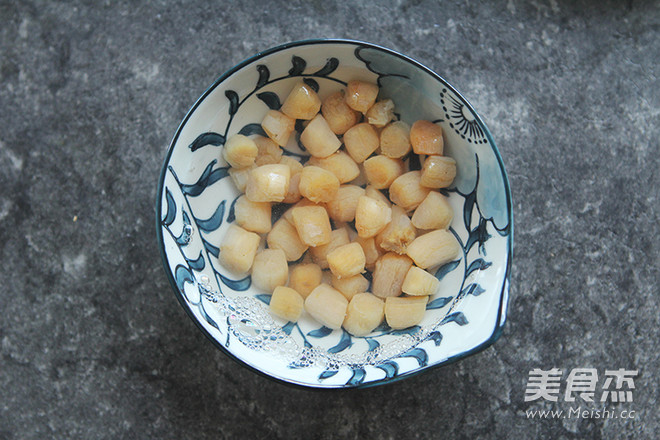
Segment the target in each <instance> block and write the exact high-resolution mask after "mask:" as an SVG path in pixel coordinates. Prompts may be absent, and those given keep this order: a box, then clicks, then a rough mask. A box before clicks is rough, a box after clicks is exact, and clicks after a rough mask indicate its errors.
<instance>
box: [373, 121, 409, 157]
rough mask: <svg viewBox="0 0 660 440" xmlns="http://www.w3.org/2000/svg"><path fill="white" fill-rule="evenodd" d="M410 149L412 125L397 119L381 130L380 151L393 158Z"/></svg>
mask: <svg viewBox="0 0 660 440" xmlns="http://www.w3.org/2000/svg"><path fill="white" fill-rule="evenodd" d="M409 151H410V126H409V125H408V124H406V123H405V122H403V121H396V122H392V123H391V124H389V125H388V126H387V127H385V128H383V131H381V132H380V153H381V154H382V155H384V156H387V157H391V158H394V159H396V158H400V157H403V156H405V155H406V154H408V152H409Z"/></svg>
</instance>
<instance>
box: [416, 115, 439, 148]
mask: <svg viewBox="0 0 660 440" xmlns="http://www.w3.org/2000/svg"><path fill="white" fill-rule="evenodd" d="M410 143H411V144H412V148H413V151H414V152H415V154H442V150H443V148H444V140H443V139H442V127H440V126H439V125H438V124H434V123H433V122H431V121H425V120H420V121H416V122H415V123H414V124H413V125H412V127H411V129H410Z"/></svg>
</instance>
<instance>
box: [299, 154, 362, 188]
mask: <svg viewBox="0 0 660 440" xmlns="http://www.w3.org/2000/svg"><path fill="white" fill-rule="evenodd" d="M307 164H308V165H314V166H317V167H321V168H323V169H324V170H328V171H330V172H331V173H332V174H334V175H335V177H337V180H339V183H347V182H350V181H351V180H353V179H355V178H356V177H357V176H358V175H359V174H360V167H358V164H357V163H355V161H354V160H353V159H352V158H351V156H349V155H348V154H346V153H345V152H344V151H341V150H340V151H337V152H336V153H333V154H331V155H330V156H328V157H324V158H320V157H311V158H310V159H309V161H308V162H307Z"/></svg>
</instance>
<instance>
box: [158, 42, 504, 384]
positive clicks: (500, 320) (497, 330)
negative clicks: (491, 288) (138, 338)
mask: <svg viewBox="0 0 660 440" xmlns="http://www.w3.org/2000/svg"><path fill="white" fill-rule="evenodd" d="M316 44H348V45H356V46H362V47H367V48H370V49H375V50H379V51H382V52H385V53H387V54H389V55H392V56H395V57H398V58H400V59H402V60H404V61H406V62H408V63H410V64H411V65H413V66H415V67H416V68H419V69H421V70H422V71H424V72H426V73H427V74H429V75H431V76H432V77H433V78H434V79H436V80H437V81H440V82H441V83H442V84H444V85H445V86H446V87H447V88H448V89H450V90H451V91H452V92H453V93H455V94H456V95H457V96H458V97H459V98H461V99H462V100H463V102H464V103H465V104H466V105H467V107H468V108H469V109H470V110H471V111H472V112H473V114H474V115H475V120H476V121H477V123H478V124H479V126H480V127H481V129H482V130H483V131H484V134H485V136H486V138H487V139H488V142H489V143H490V144H491V146H492V149H493V153H494V154H495V158H496V160H497V163H498V165H499V167H500V169H501V171H502V177H503V180H504V191H505V198H506V210H507V220H508V225H509V226H508V228H509V234H508V237H507V246H508V250H507V255H506V258H507V261H506V269H505V272H504V280H503V282H502V289H501V291H500V301H499V306H498V311H497V317H496V319H495V327H494V329H493V333H492V334H491V335H490V337H488V338H487V339H486V340H485V341H484V342H482V343H481V344H479V345H477V346H475V347H473V348H472V349H470V350H467V351H464V352H461V353H458V354H455V355H453V356H450V357H448V358H447V359H445V360H443V361H441V362H438V363H436V364H433V365H427V366H424V367H420V368H418V369H415V370H412V371H409V372H406V373H402V374H400V375H396V376H394V377H392V378H387V377H385V378H383V379H378V380H374V381H371V382H366V383H360V384H358V385H348V384H344V385H337V386H327V387H323V386H316V385H314V384H308V383H301V382H297V381H291V380H287V379H283V378H279V377H276V376H273V375H271V374H268V373H267V372H265V371H262V370H260V369H258V368H256V367H255V366H252V365H250V364H248V363H247V362H245V361H243V360H241V359H239V358H238V357H237V356H236V355H234V354H233V353H232V352H231V351H229V350H228V349H227V348H226V347H224V346H223V345H222V344H221V343H220V342H219V341H217V340H216V339H215V338H214V337H213V336H212V335H211V334H210V333H209V332H208V331H207V330H206V329H205V328H204V326H202V324H201V323H200V322H199V321H198V320H197V319H196V317H195V316H194V315H193V314H192V312H191V310H190V308H189V307H188V306H187V305H186V302H185V298H184V297H183V295H182V294H181V292H179V289H178V287H177V284H176V281H175V279H174V276H173V275H172V272H171V271H170V270H169V264H168V259H167V255H166V251H165V245H164V240H163V231H162V227H161V226H162V225H161V223H162V219H161V214H162V207H163V197H162V194H163V189H164V184H165V176H166V174H167V167H168V164H169V161H170V159H171V157H172V153H173V150H174V146H175V145H176V143H177V140H178V139H179V136H180V134H181V131H182V130H183V128H184V127H185V125H186V124H187V123H188V120H189V119H190V118H191V117H192V114H193V113H194V112H195V110H196V109H197V108H198V107H199V105H200V104H201V103H202V102H203V101H204V100H205V99H206V98H207V97H208V95H209V94H211V93H212V92H213V91H214V90H215V89H216V87H218V86H219V85H220V84H222V83H223V82H224V81H225V80H226V79H227V78H229V77H230V76H231V75H233V74H234V73H236V72H237V71H239V70H240V69H242V68H243V67H245V66H247V65H249V64H252V63H254V62H255V61H257V60H259V59H261V58H264V57H266V56H268V55H271V54H273V53H276V52H280V51H283V50H286V49H290V48H293V47H298V46H308V45H316ZM156 197H157V198H156V213H155V214H156V216H155V217H156V235H157V239H158V248H159V251H160V256H161V262H162V264H163V268H164V269H165V274H166V276H167V279H168V281H169V283H170V286H171V287H172V289H173V290H174V293H175V296H176V298H177V300H178V302H179V304H180V305H181V306H182V308H183V309H184V310H185V312H186V314H187V315H188V316H189V317H190V319H191V320H192V321H193V322H194V323H195V325H196V326H197V328H198V329H199V330H201V332H202V333H203V334H204V335H205V336H206V337H207V338H208V339H209V340H210V341H211V342H212V343H213V345H215V346H216V347H217V348H219V349H220V350H221V351H222V352H223V353H224V354H225V355H227V356H228V357H229V358H230V359H232V360H233V361H234V362H236V363H238V364H239V365H241V366H243V367H245V368H247V369H248V370H251V371H253V372H255V373H257V374H258V375H260V376H262V377H266V378H268V379H270V380H272V381H274V382H277V383H281V384H284V385H288V386H291V387H294V388H304V389H308V390H309V389H311V390H317V391H328V390H343V389H363V388H370V387H374V386H379V385H385V384H390V383H394V382H398V381H399V380H402V379H405V378H409V377H412V376H416V375H418V374H422V373H425V372H429V371H431V370H434V369H436V368H438V367H443V366H446V365H450V364H452V363H454V362H457V361H459V360H462V359H464V358H467V357H469V356H472V355H474V354H477V353H479V352H481V351H483V350H485V349H486V348H488V347H490V346H491V345H493V344H494V343H495V342H496V341H497V340H498V339H499V338H500V336H502V332H503V330H504V326H505V324H506V320H507V314H506V310H507V307H508V301H509V290H510V277H511V264H512V259H513V235H514V225H513V204H512V200H511V188H510V185H509V177H508V174H507V172H506V168H505V167H504V161H503V160H502V156H501V155H500V152H499V149H498V148H497V145H496V144H495V140H494V139H493V137H492V135H491V133H490V130H489V129H488V127H486V124H485V123H484V122H483V119H482V118H481V115H479V113H478V112H477V111H476V110H475V109H474V107H473V106H472V104H471V103H470V102H469V101H468V100H467V99H465V97H464V96H463V95H462V94H461V93H460V92H459V91H458V90H456V89H455V88H454V86H452V85H451V84H450V83H449V82H447V81H446V80H445V79H444V78H443V77H441V76H440V75H439V74H438V73H436V72H435V71H433V70H432V69H431V68H429V67H427V66H426V65H424V64H422V63H420V62H419V61H417V60H415V59H413V58H410V57H408V56H406V55H403V54H402V53H400V52H398V51H396V50H393V49H389V48H387V47H384V46H380V45H378V44H374V43H369V42H366V41H361V40H353V39H343V38H312V39H304V40H297V41H291V42H287V43H283V44H280V45H277V46H273V47H271V48H269V49H266V50H263V51H259V52H257V53H256V54H255V55H252V56H251V57H248V58H246V59H245V60H243V61H241V62H240V63H238V64H236V65H234V67H232V68H230V69H229V70H227V71H225V72H224V73H223V74H222V75H220V76H219V77H218V78H217V79H216V80H215V81H214V82H213V83H212V84H211V85H210V86H209V87H208V88H207V89H206V90H205V91H204V93H202V95H201V96H200V97H199V98H197V100H196V101H195V103H194V104H193V105H192V106H191V107H190V109H189V110H188V111H187V113H186V115H185V117H184V118H183V120H182V121H181V123H180V124H179V126H178V127H177V130H176V132H175V134H174V136H173V137H172V140H171V141H170V143H169V146H168V149H167V155H166V156H165V158H164V159H163V165H162V167H161V171H160V176H159V178H158V187H157V192H156Z"/></svg>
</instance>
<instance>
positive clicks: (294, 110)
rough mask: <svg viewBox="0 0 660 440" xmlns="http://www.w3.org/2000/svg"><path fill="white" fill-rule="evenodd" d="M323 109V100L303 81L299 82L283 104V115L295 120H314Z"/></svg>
mask: <svg viewBox="0 0 660 440" xmlns="http://www.w3.org/2000/svg"><path fill="white" fill-rule="evenodd" d="M320 109H321V98H319V95H317V94H316V92H315V91H314V89H312V88H311V87H310V86H308V85H307V84H305V83H304V82H303V81H300V82H298V83H297V84H296V85H295V86H293V89H292V90H291V92H290V93H289V95H288V96H287V97H286V99H285V100H284V102H283V103H282V108H281V109H280V110H281V111H282V113H284V114H285V115H287V116H288V117H290V118H293V119H312V118H313V117H314V116H316V114H317V113H318V112H319V110H320Z"/></svg>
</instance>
